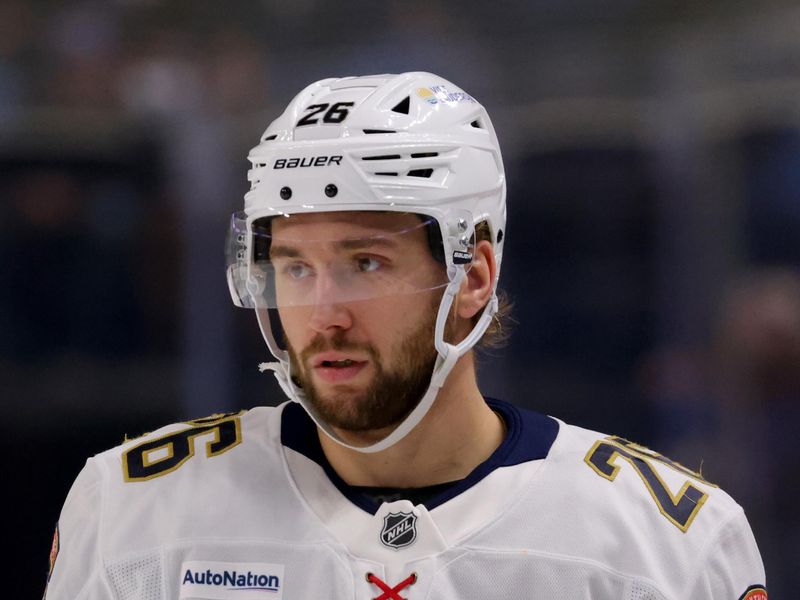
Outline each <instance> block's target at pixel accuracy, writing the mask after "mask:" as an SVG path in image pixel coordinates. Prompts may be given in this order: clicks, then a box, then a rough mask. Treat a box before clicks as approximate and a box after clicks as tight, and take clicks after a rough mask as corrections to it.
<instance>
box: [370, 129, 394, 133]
mask: <svg viewBox="0 0 800 600" xmlns="http://www.w3.org/2000/svg"><path fill="white" fill-rule="evenodd" d="M363 131H364V133H366V134H370V133H397V131H395V130H394V129H364V130H363Z"/></svg>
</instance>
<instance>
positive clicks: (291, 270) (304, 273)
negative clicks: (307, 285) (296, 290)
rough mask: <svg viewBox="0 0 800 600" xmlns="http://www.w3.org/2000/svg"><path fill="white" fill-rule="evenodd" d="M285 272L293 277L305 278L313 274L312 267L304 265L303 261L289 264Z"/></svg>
mask: <svg viewBox="0 0 800 600" xmlns="http://www.w3.org/2000/svg"><path fill="white" fill-rule="evenodd" d="M284 272H285V273H286V274H287V275H288V276H289V277H291V278H292V279H303V278H305V277H308V276H309V275H311V269H310V268H309V267H308V265H304V264H302V263H293V264H291V265H287V267H286V268H285V269H284Z"/></svg>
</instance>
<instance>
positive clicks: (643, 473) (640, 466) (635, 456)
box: [584, 436, 717, 533]
mask: <svg viewBox="0 0 800 600" xmlns="http://www.w3.org/2000/svg"><path fill="white" fill-rule="evenodd" d="M607 452H610V453H609V454H607V455H606V453H607ZM596 458H598V459H599V464H596V463H595V462H594V459H596ZM618 458H622V459H624V460H625V461H626V462H627V463H628V464H629V465H631V467H632V468H633V470H634V471H635V472H636V473H637V474H638V475H639V478H640V479H641V480H642V483H644V485H645V487H646V488H647V491H648V492H649V493H650V496H651V498H653V501H654V502H655V504H656V507H658V510H659V512H660V513H661V514H662V515H663V516H664V517H665V518H666V519H667V520H668V521H669V522H670V523H672V524H673V525H675V527H677V528H678V529H680V530H681V531H682V532H683V533H686V532H687V531H688V530H689V527H690V526H691V525H692V523H693V522H694V519H695V517H696V516H697V514H698V512H699V511H700V509H701V508H702V506H703V504H705V502H706V500H708V494H707V493H706V492H703V491H702V490H701V489H699V488H697V487H695V486H694V485H692V483H691V481H688V480H687V481H686V482H684V484H683V486H681V489H680V490H679V491H678V493H677V494H673V493H672V490H671V489H670V487H669V486H668V485H667V483H666V482H665V481H664V480H663V479H662V478H661V476H660V475H659V474H658V471H657V470H656V469H655V468H654V467H653V465H652V464H651V463H650V461H656V462H660V463H661V464H664V465H666V466H668V467H670V468H672V469H674V470H676V471H678V472H680V473H683V474H684V475H688V476H689V477H691V478H693V479H696V480H698V481H700V482H702V483H704V484H706V485H709V486H711V487H717V486H716V485H714V484H713V483H710V482H708V481H706V480H705V479H704V478H703V477H702V475H700V474H699V473H695V472H694V471H691V470H690V469H687V468H686V467H684V466H683V465H681V464H679V463H676V462H674V461H672V460H670V459H668V458H666V457H665V456H662V455H660V454H658V453H656V452H653V451H652V450H650V449H648V448H645V447H644V446H639V445H638V444H634V443H632V442H628V441H627V440H624V439H622V438H619V437H614V436H609V437H607V438H605V439H602V440H597V441H596V442H595V443H594V444H593V445H592V447H591V448H590V449H589V452H587V453H586V456H585V457H584V462H585V463H586V464H587V465H588V466H589V467H591V469H592V470H593V471H594V472H595V473H597V474H598V475H600V476H601V477H603V478H604V479H607V480H608V481H614V480H615V479H616V478H617V475H618V474H619V471H620V469H621V466H620V465H619V464H617V463H615V461H616V460H617V459H618ZM600 465H605V466H607V467H610V468H611V470H610V471H609V472H606V471H603V470H602V469H601V468H600ZM654 485H656V486H657V487H658V488H660V490H661V491H663V493H664V494H665V495H666V497H667V499H668V501H669V502H670V506H667V505H666V504H665V502H664V501H663V500H662V499H661V498H659V494H658V493H657V492H656V490H655V488H654ZM686 502H690V503H692V504H693V507H691V510H689V511H688V513H687V514H686V515H685V518H682V519H680V520H679V519H678V518H676V516H677V517H680V516H681V515H677V514H676V513H678V512H679V511H682V512H685V511H686V506H687V504H686ZM681 504H683V507H681ZM670 509H671V510H670Z"/></svg>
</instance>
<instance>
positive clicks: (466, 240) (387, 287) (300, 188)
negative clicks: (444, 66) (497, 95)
mask: <svg viewBox="0 0 800 600" xmlns="http://www.w3.org/2000/svg"><path fill="white" fill-rule="evenodd" d="M248 158H249V160H250V162H251V163H252V168H251V169H250V171H249V173H248V179H249V181H250V183H251V188H250V191H249V192H248V193H247V194H245V208H244V211H243V212H239V213H236V214H234V215H233V217H232V219H231V228H230V231H229V236H228V248H227V259H228V262H227V277H228V285H229V289H230V292H231V296H232V298H233V301H234V303H235V304H236V305H238V306H243V307H248V308H255V309H257V310H256V314H257V315H258V321H259V324H260V326H261V330H262V333H263V334H264V339H265V341H266V343H267V345H268V347H269V349H270V352H271V353H272V354H273V355H274V356H275V358H277V360H278V362H277V363H270V364H267V365H265V368H271V369H273V370H274V371H275V375H276V378H277V379H278V381H279V383H280V385H281V387H282V388H283V390H284V391H285V392H286V394H287V395H288V396H289V397H290V398H291V399H292V400H295V401H297V402H299V403H300V404H301V405H302V406H303V407H304V408H305V409H306V411H307V412H308V413H309V414H310V416H311V417H312V418H313V419H314V421H315V422H316V423H317V425H318V426H319V427H320V428H321V429H322V430H323V431H325V433H326V434H328V435H329V436H330V437H331V438H332V439H334V440H335V441H337V442H339V443H340V444H343V445H345V446H347V447H350V448H353V449H355V450H359V451H362V452H378V451H380V450H383V449H385V448H388V447H389V446H391V445H392V444H394V443H396V442H397V441H399V440H400V439H402V438H403V437H404V436H405V435H406V434H407V433H408V432H409V431H411V429H413V428H414V427H415V426H416V425H417V423H419V421H421V420H422V418H423V417H424V416H425V414H426V413H427V411H428V409H429V408H430V407H431V406H432V404H433V402H434V400H435V398H436V394H437V393H438V391H439V389H440V388H441V386H442V384H443V383H444V381H445V379H446V377H447V375H448V374H449V372H450V370H451V369H452V367H453V365H454V364H455V362H456V360H457V359H458V358H459V357H460V356H462V355H463V354H464V353H466V352H467V351H468V350H469V349H470V348H471V347H472V346H474V345H475V343H477V341H478V340H479V339H480V338H481V336H482V335H483V333H484V332H485V331H486V328H487V327H488V325H489V323H490V322H491V319H492V317H493V316H494V314H495V313H496V311H497V296H496V287H497V280H495V281H494V285H493V294H492V298H491V299H490V301H489V303H488V305H487V306H486V308H485V309H484V310H483V312H482V314H481V316H480V318H479V319H478V320H477V322H476V324H475V326H474V328H473V330H472V331H471V333H470V334H469V335H467V337H466V338H465V339H464V340H462V341H461V342H460V343H459V344H457V345H453V344H451V343H448V342H447V341H445V339H444V328H445V322H446V317H447V315H448V313H449V311H450V307H451V305H452V300H453V297H454V296H455V294H456V293H457V292H458V289H459V287H460V285H461V282H462V281H463V280H464V277H465V275H466V272H467V270H468V269H469V266H470V263H471V260H472V244H473V243H474V235H475V226H476V225H477V224H478V223H481V222H485V223H486V224H487V225H488V228H489V231H490V235H491V242H492V244H493V247H494V252H495V257H496V261H497V273H498V275H499V272H500V264H501V259H502V248H503V238H504V235H505V223H506V202H505V198H506V184H505V174H504V170H503V162H502V157H501V154H500V147H499V144H498V141H497V136H496V135H495V132H494V128H493V127H492V124H491V121H490V120H489V115H488V114H487V112H486V110H485V109H484V108H483V106H481V105H480V104H479V103H478V102H477V101H476V100H475V99H474V98H473V97H472V96H470V95H469V94H467V93H466V92H464V91H463V90H461V89H460V88H459V87H457V86H456V85H454V84H452V83H450V82H449V81H447V80H445V79H443V78H441V77H439V76H437V75H433V74H431V73H424V72H414V73H404V74H401V75H376V76H366V77H345V78H341V79H323V80H321V81H318V82H316V83H313V84H311V85H309V86H308V87H307V88H305V89H304V90H303V91H302V92H300V93H299V94H298V95H297V96H296V97H295V98H294V99H293V100H292V101H291V102H290V103H289V106H288V107H287V108H286V110H285V111H284V112H283V114H282V115H281V116H280V117H278V118H277V119H276V120H275V121H273V122H272V123H271V124H270V126H269V127H268V128H267V130H266V131H265V132H264V134H263V135H262V136H261V142H260V143H259V144H258V146H256V147H255V148H253V149H252V150H251V151H250V154H249V157H248ZM341 211H381V212H387V211H388V212H401V213H413V214H417V215H420V216H421V217H422V219H421V220H420V222H421V226H425V227H431V228H432V230H433V231H435V232H436V235H435V236H433V237H435V238H436V241H435V242H432V249H433V250H434V254H438V258H439V260H440V261H442V262H444V264H445V267H446V269H443V270H442V271H443V275H442V281H441V282H440V285H441V287H442V289H443V295H442V300H441V304H440V307H439V312H438V316H437V322H436V329H435V340H434V344H435V348H436V351H437V354H438V357H437V360H436V364H435V366H434V369H433V374H432V376H431V383H430V386H429V387H428V390H427V392H426V393H425V394H424V396H423V397H422V398H421V400H420V402H419V403H418V405H417V406H416V408H415V409H414V410H413V411H412V412H411V413H410V414H409V415H408V417H407V418H406V419H405V420H404V421H403V422H402V423H401V424H400V425H398V426H397V427H396V428H395V430H394V431H393V432H392V433H391V434H390V435H389V436H387V437H386V438H384V439H383V440H381V441H380V442H378V443H376V444H373V445H371V446H367V447H355V446H350V445H348V444H346V443H345V442H344V441H343V440H341V439H340V438H339V437H338V436H337V435H336V433H335V432H334V431H333V430H332V429H331V427H330V426H329V425H328V424H327V423H326V422H325V421H324V420H323V419H322V418H321V417H320V416H319V415H318V414H317V413H316V411H315V410H314V408H313V407H312V406H311V404H310V403H309V402H308V401H307V399H306V397H305V394H304V392H303V390H302V389H301V388H300V387H299V386H297V385H296V384H295V383H294V382H293V380H292V376H291V364H290V361H289V355H288V352H287V350H286V349H285V348H283V347H281V344H280V343H279V340H280V334H279V333H278V332H277V331H276V328H278V327H279V326H280V325H279V323H280V321H279V319H278V318H276V316H275V312H276V311H272V310H269V309H276V308H278V309H279V308H281V303H282V302H286V300H285V299H281V298H280V294H277V293H275V290H274V289H273V287H274V286H272V285H271V283H270V282H271V280H272V277H271V273H270V266H271V265H270V260H269V247H270V240H269V236H270V228H269V225H266V226H265V225H264V223H269V221H270V219H274V218H276V217H277V218H289V219H290V218H291V216H292V215H296V214H301V213H318V212H341ZM430 230H431V229H429V231H430ZM406 233H408V231H398V232H394V234H395V235H404V234H406ZM439 236H441V237H439ZM304 242H305V243H310V241H308V240H305V241H304ZM434 246H437V247H436V248H434ZM272 275H273V276H274V272H273V273H272ZM406 284H407V282H398V281H391V282H388V281H387V282H384V285H382V286H381V290H382V291H381V293H387V294H398V293H405V292H406V291H414V290H407V285H406ZM368 293H372V294H374V293H376V292H375V291H374V290H373V291H371V292H363V291H353V297H352V299H363V298H365V297H367V296H365V295H364V294H368ZM319 301H320V300H319V299H318V298H315V299H309V300H308V302H310V303H315V302H319ZM270 313H272V314H270Z"/></svg>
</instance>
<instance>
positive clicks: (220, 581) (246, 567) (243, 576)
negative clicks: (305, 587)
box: [179, 560, 283, 600]
mask: <svg viewBox="0 0 800 600" xmlns="http://www.w3.org/2000/svg"><path fill="white" fill-rule="evenodd" d="M282 595H283V565H270V564H267V563H230V562H210V561H201V560H193V561H187V562H184V563H183V564H182V565H181V593H180V596H179V598H181V599H184V598H185V599H187V600H188V599H189V598H202V599H203V600H206V599H208V600H267V599H270V600H272V599H276V600H280V598H281V597H282Z"/></svg>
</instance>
